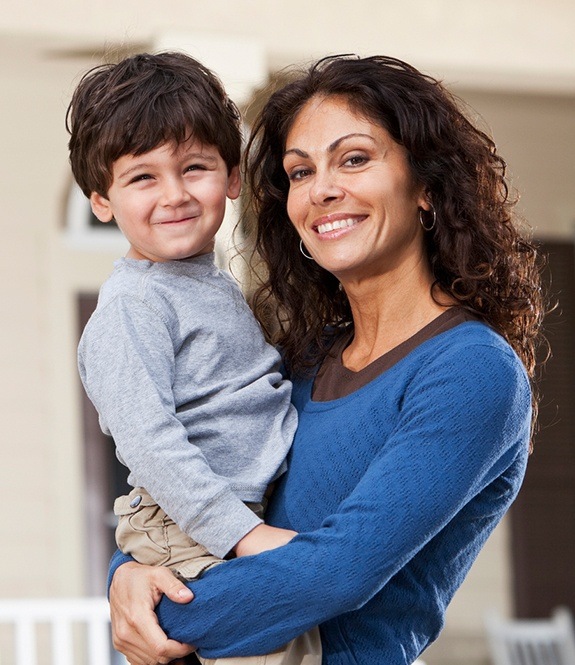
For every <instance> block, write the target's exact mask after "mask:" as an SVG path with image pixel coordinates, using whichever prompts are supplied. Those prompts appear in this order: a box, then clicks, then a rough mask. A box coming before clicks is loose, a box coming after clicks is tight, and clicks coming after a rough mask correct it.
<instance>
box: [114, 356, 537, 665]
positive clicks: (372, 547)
mask: <svg viewBox="0 0 575 665" xmlns="http://www.w3.org/2000/svg"><path fill="white" fill-rule="evenodd" d="M457 353H459V356H458V357H457V358H449V357H445V356H442V357H441V358H436V359H434V360H433V361H432V362H431V364H430V366H428V367H427V368H426V371H425V372H421V375H416V377H415V379H414V380H413V381H412V383H411V385H410V386H408V387H407V389H406V392H405V397H404V405H403V408H402V411H401V415H400V417H399V420H398V423H397V427H396V428H395V430H394V432H393V433H392V435H391V436H390V437H389V438H388V439H387V440H386V441H385V445H382V446H381V449H380V452H379V454H378V455H377V456H376V457H375V459H373V461H372V463H371V464H370V466H369V468H368V469H367V471H366V473H365V474H364V475H363V477H362V478H361V479H360V480H359V482H358V484H357V486H356V487H355V489H354V490H353V491H352V492H351V494H350V495H349V496H348V497H347V498H346V499H345V500H344V501H343V502H342V503H341V504H340V505H339V507H338V509H337V510H336V511H335V512H334V513H333V514H331V515H329V516H328V517H326V519H325V520H324V521H323V523H322V525H321V527H320V528H319V529H317V530H315V531H312V532H309V533H302V534H300V535H298V536H297V537H296V538H294V539H293V540H292V541H291V542H290V543H289V544H288V545H286V546H284V547H282V548H279V549H276V550H273V551H270V552H264V553H262V554H260V555H258V556H255V557H245V558H243V559H236V560H233V561H230V562H228V563H226V565H224V566H217V567H216V568H215V569H212V570H210V571H208V573H207V574H206V575H205V576H204V577H203V578H202V579H200V580H199V581H197V582H194V583H192V584H191V585H190V587H191V588H192V590H193V592H194V594H195V598H194V600H193V601H192V602H191V603H190V604H189V605H185V606H184V605H177V604H174V603H172V602H171V601H169V600H167V599H166V598H164V599H163V600H162V601H161V603H160V604H159V606H158V608H157V612H158V616H159V619H160V623H161V625H162V626H163V628H164V629H165V630H166V632H167V633H168V635H169V636H170V637H171V638H173V639H176V640H179V641H182V642H187V643H191V644H194V645H196V646H198V648H199V653H200V654H201V655H202V656H204V657H211V658H214V657H222V656H227V655H249V654H254V653H264V652H269V651H271V650H273V649H275V648H277V647H279V646H280V645H282V644H284V643H286V642H287V641H289V640H290V639H292V638H293V637H294V636H296V635H298V634H300V633H302V632H304V631H305V630H308V629H309V628H310V627H312V626H314V625H316V624H320V623H322V622H324V621H326V620H328V619H330V618H332V617H334V616H336V615H339V614H342V613H345V612H348V611H351V610H354V609H357V608H359V607H362V606H363V605H364V604H365V603H366V602H367V601H368V600H369V599H371V598H372V597H373V596H374V595H375V594H377V593H378V592H379V591H380V590H381V589H383V587H384V586H385V585H386V584H387V582H388V581H389V580H390V578H391V577H392V576H393V575H395V574H396V573H397V572H398V571H399V570H400V569H401V568H402V567H403V566H404V565H405V564H406V562H408V561H409V560H410V559H411V558H412V557H413V556H414V555H415V554H416V553H417V552H419V551H420V550H421V549H422V548H423V547H424V546H425V545H426V544H427V543H428V542H429V541H430V540H431V539H432V538H433V537H434V536H435V535H437V534H438V533H439V532H440V531H441V530H442V529H443V528H444V527H445V526H446V525H447V524H448V523H449V522H450V521H451V520H452V519H453V518H454V516H456V515H457V514H458V512H459V511H462V510H463V508H464V507H465V506H466V505H467V504H469V502H470V501H472V499H473V498H474V497H476V496H477V495H478V494H479V493H480V492H481V491H482V490H483V489H484V488H485V487H486V486H487V485H488V484H490V483H491V482H493V481H494V480H495V479H496V478H498V477H499V476H500V475H501V474H502V473H503V472H504V471H505V470H506V469H507V468H508V467H509V466H510V465H511V464H513V462H514V460H515V459H516V458H517V457H519V456H521V457H522V458H523V457H524V456H525V451H526V447H527V440H528V436H529V420H530V391H529V386H528V381H527V379H526V376H525V373H524V371H523V368H522V367H519V365H520V363H519V362H518V360H517V358H516V357H515V356H513V355H512V354H511V353H502V352H501V350H497V349H493V348H491V347H488V346H486V347H480V348H479V349H478V350H477V349H476V350H475V352H474V354H473V357H472V359H471V358H468V357H466V354H465V352H463V353H461V349H459V350H458V352H457ZM450 361H453V363H451V362H450ZM452 364H455V365H457V366H458V367H461V368H463V369H462V370H461V371H457V372H453V371H448V370H447V369H446V367H448V366H449V367H451V366H452ZM310 500H311V499H310ZM485 510H491V511H493V510H494V509H493V507H492V506H491V507H489V506H487V507H486V508H485ZM498 517H500V516H498ZM124 561H125V559H123V558H121V557H117V558H116V559H115V560H114V561H113V564H112V571H111V572H112V574H113V571H114V568H115V567H117V565H120V564H121V563H123V562H124Z"/></svg>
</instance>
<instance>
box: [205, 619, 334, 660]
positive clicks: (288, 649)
mask: <svg viewBox="0 0 575 665" xmlns="http://www.w3.org/2000/svg"><path fill="white" fill-rule="evenodd" d="M197 658H198V660H199V661H200V663H201V664H202V665H321V638H320V634H319V628H317V627H316V628H312V629H311V630H308V631H307V633H304V634H303V635H300V636H299V637H296V638H295V639H293V640H292V641H291V642H289V643H288V644H286V645H285V646H284V647H283V648H281V649H278V650H277V651H274V652H272V653H268V654H265V655H263V656H244V657H241V658H240V657H237V658H201V657H200V656H197Z"/></svg>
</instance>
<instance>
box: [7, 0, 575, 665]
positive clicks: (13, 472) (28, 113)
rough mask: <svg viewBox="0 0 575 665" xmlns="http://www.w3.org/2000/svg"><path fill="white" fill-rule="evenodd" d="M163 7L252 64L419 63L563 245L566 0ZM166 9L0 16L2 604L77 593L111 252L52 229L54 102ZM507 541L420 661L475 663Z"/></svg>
mask: <svg viewBox="0 0 575 665" xmlns="http://www.w3.org/2000/svg"><path fill="white" fill-rule="evenodd" d="M168 4H169V5H170V6H171V8H172V9H171V11H170V15H171V16H178V17H179V20H178V23H179V24H180V25H179V26H178V27H179V29H180V30H182V29H184V30H190V31H191V32H193V31H200V32H201V31H203V30H210V31H212V32H213V33H215V34H217V35H218V37H222V36H224V37H225V35H226V32H228V31H229V32H230V33H231V34H233V35H235V36H238V35H240V36H241V35H244V36H248V37H254V38H256V39H257V40H258V43H259V44H260V46H261V47H262V49H263V53H264V54H265V58H266V64H267V66H278V65H282V66H283V65H284V64H286V63H287V62H289V61H301V60H304V59H306V58H309V57H310V56H311V55H313V54H323V53H325V52H335V51H348V50H352V51H356V52H362V53H368V52H386V53H389V54H391V55H397V56H400V57H405V58H408V59H411V60H412V61H413V62H414V64H418V65H419V66H422V67H425V68H428V69H429V70H431V71H434V73H436V74H438V75H440V76H442V77H444V78H445V79H446V80H447V81H449V82H452V83H453V84H454V85H455V86H456V89H457V91H458V92H460V94H461V95H462V96H463V97H465V98H466V99H467V100H468V101H469V102H471V104H472V106H473V107H474V108H475V109H477V111H478V112H479V113H480V114H481V115H482V117H483V118H484V120H485V122H486V123H487V124H488V125H489V126H490V127H492V129H493V132H494V135H495V137H496V140H497V143H498V145H499V146H500V149H501V151H502V153H503V154H504V156H505V157H507V159H508V161H509V165H510V172H511V174H512V177H513V183H514V184H515V185H516V186H517V187H518V189H519V190H520V191H521V192H522V199H521V208H522V210H523V212H524V214H525V216H526V217H527V218H528V219H529V220H530V221H531V223H532V224H533V225H534V227H535V229H536V232H537V234H539V235H541V236H546V235H561V236H566V235H570V236H571V237H572V234H573V221H574V220H575V188H574V187H573V186H572V183H573V182H574V181H575V164H574V163H573V159H572V156H573V155H574V154H575V57H573V55H574V54H573V52H572V51H573V40H572V37H571V31H570V26H572V25H573V24H575V7H573V6H572V3H571V2H557V1H556V2H550V3H545V7H543V6H542V7H541V9H536V8H535V4H536V3H526V2H524V1H523V0H522V1H521V2H519V1H516V2H511V1H510V2H507V3H500V2H499V1H497V2H491V1H486V2H482V3H476V2H469V3H468V2H465V1H461V0H460V1H459V2H455V0H454V1H452V2H450V1H444V2H441V1H439V0H437V1H436V2H413V1H411V2H410V1H405V0H404V1H403V2H386V3H382V2H379V1H376V0H374V1H373V2H367V0H361V1H358V2H356V3H354V10H353V12H352V13H349V14H348V13H347V12H349V7H350V5H349V3H347V2H346V3H343V2H340V1H339V0H321V1H320V0H318V1H316V2H313V3H310V2H305V3H304V2H300V1H299V0H295V1H294V2H289V3H288V2H273V3H272V2H264V1H263V0H262V1H260V2H242V1H238V0H236V1H235V2H229V3H227V2H218V1H217V0H216V1H215V2H210V3H194V2H192V3H190V2H178V1H174V2H171V3H168ZM537 4H538V3H537ZM502 5H504V6H502ZM527 5H529V6H530V10H529V13H528V14H525V13H524V12H525V7H526V6H527ZM232 8H233V11H232ZM463 8H465V11H463ZM160 12H161V13H160ZM165 16H166V4H165V3H164V4H163V5H161V6H158V5H157V3H152V2H147V1H142V2H138V3H134V2H128V1H126V2H122V3H117V2H115V3H111V2H109V1H108V0H106V1H104V0H102V1H101V2H99V3H97V4H91V5H88V4H86V5H84V3H79V2H77V1H72V0H70V1H69V2H63V1H62V2H56V1H55V0H51V1H50V2H47V3H43V4H42V3H37V2H34V3H32V2H30V3H28V2H27V1H26V0H23V2H21V3H18V4H15V5H13V6H12V5H10V6H7V7H5V8H3V11H2V13H1V15H0V90H1V91H2V97H1V102H0V154H1V155H2V171H1V173H2V178H1V184H0V202H1V204H2V207H1V210H2V215H1V218H0V225H1V228H2V231H3V240H4V242H3V243H2V245H1V247H0V252H1V257H2V260H1V262H0V275H1V279H0V302H1V303H2V307H3V312H4V316H3V319H2V321H3V325H2V327H1V329H0V340H1V344H0V357H1V363H0V366H1V368H2V381H1V383H0V446H1V449H2V460H3V462H2V464H0V499H1V500H2V504H3V506H4V509H5V511H6V514H7V515H8V516H10V520H9V529H10V533H9V535H8V537H6V536H7V534H5V537H4V538H2V539H1V540H0V543H1V544H0V548H1V549H0V561H1V563H2V565H1V566H0V595H1V596H29V595H69V594H76V593H82V592H83V590H84V589H85V575H86V574H89V571H86V570H85V569H84V562H85V558H86V557H85V547H84V540H83V538H84V525H83V510H84V505H85V501H86V500H87V497H86V494H85V492H84V486H83V478H82V474H83V466H82V463H83V459H82V441H81V427H80V416H79V393H78V379H77V375H76V368H75V344H76V335H77V323H76V311H75V297H76V295H77V293H78V292H80V291H94V290H96V289H97V287H98V285H99V284H100V283H101V282H102V281H103V279H104V278H105V277H106V275H107V274H108V272H109V271H110V269H111V264H112V260H113V259H114V258H115V256H116V255H117V253H118V252H119V251H121V250H120V249H119V248H115V249H109V250H99V251H96V250H95V249H91V250H90V249H86V248H83V249H80V248H78V246H77V245H76V246H74V245H73V244H72V243H70V242H69V241H68V240H66V238H65V236H64V234H63V228H62V227H63V214H64V199H65V194H66V190H67V186H68V184H69V175H68V166H67V151H66V141H67V136H66V132H65V130H64V124H63V122H64V112H65V108H66V105H67V102H68V99H69V97H70V94H71V91H72V89H73V86H74V83H75V82H76V81H77V78H78V75H79V73H80V72H81V71H83V70H85V69H87V68H88V67H89V66H90V65H91V64H93V63H95V62H96V60H95V59H92V58H90V57H89V54H90V53H94V52H96V51H97V50H100V49H101V48H102V47H103V46H104V45H105V42H108V43H112V42H114V43H115V42H118V41H130V40H135V41H137V42H139V43H141V44H142V45H143V46H145V43H146V42H147V41H148V40H150V41H151V40H154V41H155V40H157V39H158V36H161V35H162V34H164V35H165V34H169V33H170V31H172V34H173V25H172V24H173V23H174V21H173V20H172V21H171V22H170V24H168V22H167V21H166V19H165ZM278 26H281V30H280V29H279V27H278ZM3 31H4V32H3ZM567 33H568V34H567ZM174 46H177V44H174ZM510 75H513V76H510ZM15 541H16V542H17V543H18V546H17V547H15V546H14V544H13V543H14V542H15ZM507 541H508V532H507V528H506V526H505V524H503V525H502V527H500V528H499V529H498V530H497V531H496V533H495V534H494V535H493V537H492V538H491V539H490V541H489V543H488V545H487V547H486V548H485V550H484V552H483V553H482V555H481V557H480V559H479V561H478V562H477V564H476V566H475V567H474V569H473V570H472V573H471V575H470V577H469V578H468V580H467V581H466V582H465V584H464V587H463V588H462V590H461V591H460V593H459V594H458V595H457V597H456V599H455V601H454V603H453V605H452V607H451V608H450V611H449V613H448V622H447V627H446V631H445V633H444V635H443V636H442V638H441V639H440V641H439V643H438V645H437V646H435V647H433V649H432V650H431V651H430V653H429V654H428V660H429V662H430V663H444V664H447V663H451V662H453V663H454V665H455V663H457V662H464V660H463V657H462V654H466V658H465V662H468V663H469V662H471V661H472V660H473V658H472V655H473V653H475V655H476V657H477V660H478V661H479V660H480V659H481V658H482V657H484V644H483V641H482V633H481V617H482V613H483V611H484V610H485V609H486V608H488V607H490V606H497V607H500V608H501V609H502V610H504V611H506V610H508V609H509V606H510V594H509V584H510V581H509V580H510V571H509V560H508V551H509V548H508V542H507Z"/></svg>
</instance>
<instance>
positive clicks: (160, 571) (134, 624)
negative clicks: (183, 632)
mask: <svg viewBox="0 0 575 665" xmlns="http://www.w3.org/2000/svg"><path fill="white" fill-rule="evenodd" d="M186 592H187V593H186ZM164 593H165V594H166V595H168V596H169V597H170V598H171V599H172V600H174V601H176V602H189V600H191V598H192V597H193V595H192V594H191V592H190V591H189V590H188V589H187V588H186V587H185V586H184V585H183V584H182V583H181V582H179V580H177V579H176V578H175V577H174V576H173V575H172V573H170V571H169V570H167V569H165V568H156V567H151V566H142V565H140V564H137V563H126V564H124V565H123V566H120V567H119V568H118V570H116V572H115V574H114V579H113V580H112V584H111V586H110V614H111V617H112V637H113V643H114V648H115V649H117V650H118V651H120V652H121V653H123V654H124V655H125V656H126V657H127V659H128V661H129V662H130V663H131V665H167V663H170V662H171V661H173V660H175V659H178V658H184V657H185V656H187V655H188V654H189V653H192V652H193V651H194V648H193V647H191V646H189V645H187V644H182V643H180V642H176V641H174V640H169V639H168V638H167V636H166V634H165V633H164V631H163V630H162V629H161V628H160V626H159V624H158V619H157V616H156V613H155V612H154V608H155V607H156V605H157V604H158V602H159V601H160V598H161V597H162V594H164Z"/></svg>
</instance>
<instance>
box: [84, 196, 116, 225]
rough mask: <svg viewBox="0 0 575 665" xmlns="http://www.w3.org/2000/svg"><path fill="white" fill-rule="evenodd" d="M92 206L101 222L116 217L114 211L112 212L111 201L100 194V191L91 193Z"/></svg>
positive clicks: (109, 220)
mask: <svg viewBox="0 0 575 665" xmlns="http://www.w3.org/2000/svg"><path fill="white" fill-rule="evenodd" d="M90 206H91V207H92V212H93V213H94V215H96V217H97V218H98V219H99V220H100V221H101V222H104V224H105V223H107V222H111V221H112V220H113V219H114V213H113V212H112V206H111V205H110V201H108V199H107V198H106V197H105V196H102V195H101V194H98V192H92V194H91V195H90Z"/></svg>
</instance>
